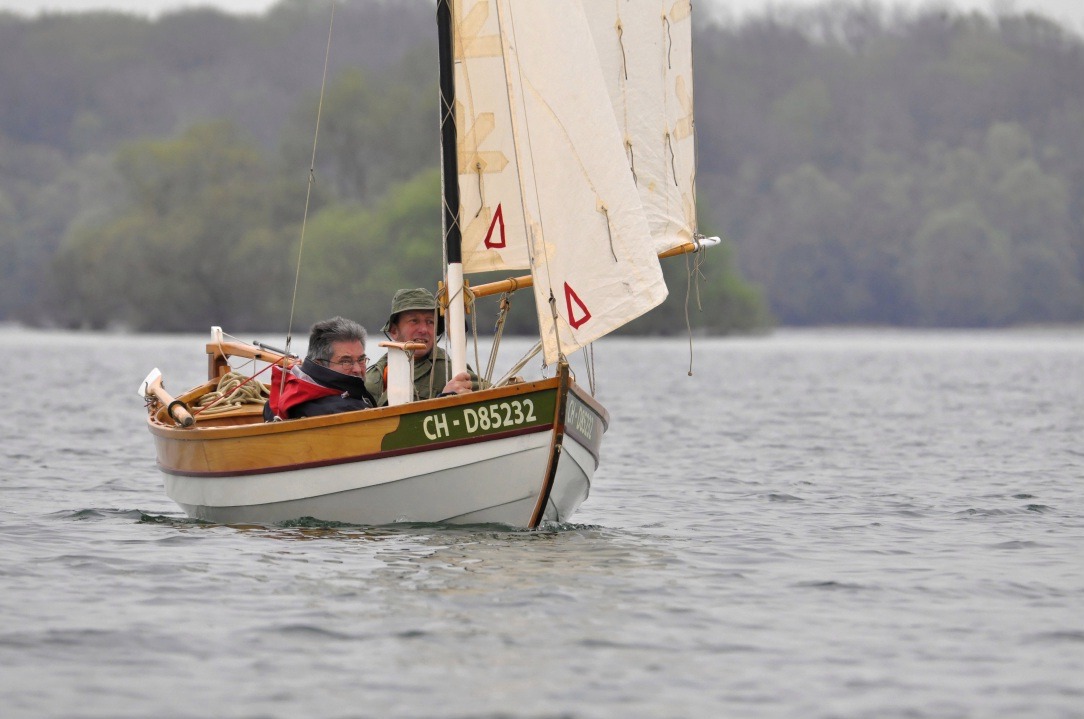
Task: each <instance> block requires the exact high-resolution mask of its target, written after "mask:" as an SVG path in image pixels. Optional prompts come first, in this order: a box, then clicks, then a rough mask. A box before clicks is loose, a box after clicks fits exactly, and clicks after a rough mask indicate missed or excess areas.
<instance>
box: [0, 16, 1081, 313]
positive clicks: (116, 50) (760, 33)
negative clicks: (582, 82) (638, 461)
mask: <svg viewBox="0 0 1084 719" xmlns="http://www.w3.org/2000/svg"><path fill="white" fill-rule="evenodd" d="M327 10H328V8H327V7H325V6H323V5H321V4H318V3H315V4H314V3H309V2H305V0H286V1H284V2H280V3H279V4H278V5H276V6H275V7H274V8H273V9H272V10H271V11H270V12H268V13H267V14H266V15H265V16H262V17H240V16H232V15H227V14H224V13H221V12H217V11H213V10H207V9H194V10H185V11H181V12H177V13H171V14H166V15H164V16H162V17H161V18H159V19H157V20H153V21H152V20H147V19H142V18H136V17H132V16H125V15H120V14H116V13H85V14H79V15H44V16H41V17H39V18H36V19H33V20H27V19H21V18H17V17H14V16H5V17H3V18H0V97H3V98H4V102H3V103H0V320H3V319H9V320H10V319H14V320H19V321H24V322H29V323H38V324H47V323H61V324H64V325H66V326H73V327H83V326H85V327H106V326H110V325H117V326H125V327H131V328H135V329H154V330H167V329H168V330H182V329H183V330H199V331H204V330H205V329H206V327H207V325H209V324H222V325H226V326H234V327H248V328H252V329H272V330H273V329H277V328H282V327H285V325H286V324H287V323H288V322H289V318H290V316H291V302H292V300H293V293H294V272H295V263H296V262H297V260H298V256H299V253H298V250H299V241H300V239H301V228H302V221H303V219H304V217H305V209H306V202H307V203H308V215H307V218H308V219H307V221H306V223H305V240H304V248H303V252H302V253H301V254H300V257H301V263H302V264H301V268H300V278H301V283H300V285H299V291H298V297H297V305H296V308H295V314H294V324H295V327H294V329H304V328H305V327H307V326H308V324H309V323H311V322H312V321H314V320H316V319H319V318H322V317H324V316H327V315H329V314H334V313H341V314H344V315H349V316H353V317H356V318H357V319H359V320H361V321H362V322H364V323H365V324H367V325H368V326H370V327H371V328H378V327H379V326H380V324H382V322H383V315H384V313H385V312H386V311H387V307H386V305H387V303H388V301H389V298H390V295H391V293H392V291H394V289H396V288H397V287H401V286H410V285H421V286H426V287H430V288H433V287H435V284H436V281H437V279H438V278H439V276H440V272H441V270H440V263H439V258H440V252H439V247H440V198H439V177H438V175H437V173H436V170H435V169H434V167H435V165H436V163H437V133H438V129H437V120H438V118H437V108H436V89H435V85H436V76H435V75H436V71H435V67H436V60H435V42H434V38H433V35H434V27H433V25H434V23H433V17H432V8H431V7H430V6H429V5H428V4H427V3H418V2H414V1H411V0H404V1H400V2H396V1H393V0H384V1H382V2H375V1H374V0H354V1H353V2H346V3H340V4H339V5H338V7H337V10H336V19H335V33H336V34H335V38H334V43H333V47H332V55H331V58H330V65H329V75H328V83H327V89H326V93H325V95H324V98H323V111H322V115H321V127H320V136H319V137H320V142H319V145H318V152H317V154H316V164H315V168H314V172H313V174H312V178H313V179H314V183H313V184H312V185H311V187H310V186H308V184H307V183H308V182H309V179H310V177H309V172H308V171H309V166H310V161H311V159H312V151H313V136H314V131H315V130H316V115H317V107H318V106H319V103H320V97H319V94H318V88H319V78H320V74H321V72H322V69H323V64H324V50H325V47H326V41H327V29H328V21H329V17H328V12H327ZM694 43H695V55H696V61H697V68H696V81H697V87H696V93H697V100H696V102H697V134H698V135H697V137H698V148H699V158H698V164H699V173H698V176H699V181H698V192H699V195H700V207H701V209H702V210H703V209H705V208H710V210H711V215H712V216H711V218H707V217H705V218H702V221H701V227H703V228H708V227H710V228H712V231H711V233H712V234H720V235H722V236H723V237H725V238H727V242H725V243H724V246H723V247H721V248H716V249H713V250H711V251H710V252H708V253H707V254H706V257H704V258H702V259H704V260H705V262H704V264H703V265H702V266H699V267H694V266H692V265H689V264H687V262H686V261H684V260H682V259H680V258H676V259H671V260H668V261H666V262H665V263H664V271H665V272H666V275H667V282H668V285H669V287H670V290H671V296H670V298H669V299H668V300H667V301H666V303H665V304H664V305H663V306H662V307H661V308H659V309H658V310H656V311H654V312H652V313H649V314H648V315H647V316H645V317H644V318H642V319H640V320H638V321H637V322H636V323H634V324H633V325H632V326H631V327H630V328H629V331H634V332H650V333H656V332H658V333H662V332H682V331H684V328H685V324H686V320H685V315H686V309H687V308H688V312H689V315H690V319H691V324H692V326H693V328H694V331H697V332H700V331H703V332H712V333H715V332H720V333H721V332H732V331H749V330H753V329H755V328H759V327H763V326H764V325H765V324H767V323H770V322H772V321H773V320H772V317H774V318H777V319H778V321H779V322H782V323H784V324H817V323H878V324H903V325H974V326H990V325H1000V324H1009V323H1019V322H1051V321H1057V322H1079V321H1082V320H1084V42H1082V41H1081V38H1079V37H1077V36H1075V35H1073V34H1071V33H1069V32H1067V31H1065V30H1063V29H1062V28H1059V27H1058V26H1056V25H1054V24H1053V23H1051V22H1049V21H1047V20H1044V19H1043V18H1041V17H1037V16H1034V15H1011V14H1009V15H1001V16H999V17H998V18H997V19H996V20H995V19H991V18H989V17H987V16H984V15H982V14H978V13H973V14H968V15H958V14H954V13H945V12H941V11H920V12H916V13H912V14H908V13H904V12H896V13H890V12H889V11H888V10H886V9H883V8H881V7H880V6H877V5H874V4H860V5H852V6H846V5H831V6H824V7H820V8H814V9H812V10H809V11H792V12H789V13H787V12H770V13H766V14H764V15H762V16H753V17H751V18H750V19H749V20H747V21H744V22H741V23H735V24H730V25H708V26H699V27H697V29H696V36H695V38H694ZM135 138H142V139H135ZM310 189H311V193H310V192H309V191H310ZM487 279H489V278H476V279H475V281H476V282H482V281H486V280H487ZM687 287H688V288H691V291H690V292H689V293H688V294H687V292H686V288H687ZM519 294H520V295H525V293H519ZM687 297H688V300H687ZM698 299H699V302H698V301H697V300H698ZM530 304H533V303H530V302H525V301H524V299H523V298H519V299H517V301H516V302H515V310H514V311H513V315H512V319H511V320H510V326H509V328H508V331H509V332H530V331H533V329H534V326H535V319H534V311H533V307H530V306H529V305H530ZM698 305H699V306H701V307H703V312H699V311H698ZM484 322H485V321H483V326H480V329H481V330H485V329H487V328H486V327H484Z"/></svg>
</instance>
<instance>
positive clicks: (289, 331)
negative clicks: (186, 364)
mask: <svg viewBox="0 0 1084 719" xmlns="http://www.w3.org/2000/svg"><path fill="white" fill-rule="evenodd" d="M334 27H335V0H331V20H330V22H329V23H328V29H327V50H326V51H325V53H324V76H323V79H322V80H321V82H320V101H319V103H318V104H317V107H316V130H315V132H314V133H313V138H312V161H311V162H310V164H309V181H308V186H307V189H306V191H305V211H304V213H303V214H302V216H301V239H300V241H299V242H298V246H297V269H296V271H295V273H294V293H293V297H292V298H291V299H290V321H289V323H288V324H287V325H286V354H287V355H289V354H290V346H291V342H292V341H293V329H294V313H295V311H296V309H297V288H298V285H299V284H300V283H301V256H302V254H303V253H304V251H305V228H306V225H307V224H308V221H309V205H310V204H311V201H312V186H313V185H314V184H316V145H317V142H318V141H319V139H320V118H321V116H322V115H323V113H324V94H325V91H326V88H327V69H328V65H329V64H330V63H331V31H332V29H333V28H334ZM282 382H283V384H285V382H286V375H285V373H283V376H282ZM279 390H280V391H281V390H282V387H281V386H280V387H279Z"/></svg>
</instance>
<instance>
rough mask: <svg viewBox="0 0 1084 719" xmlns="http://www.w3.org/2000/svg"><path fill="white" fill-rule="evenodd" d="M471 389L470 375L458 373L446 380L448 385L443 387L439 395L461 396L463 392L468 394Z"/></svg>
mask: <svg viewBox="0 0 1084 719" xmlns="http://www.w3.org/2000/svg"><path fill="white" fill-rule="evenodd" d="M471 389H472V385H471V381H470V375H469V374H467V373H466V372H460V373H459V374H457V375H456V376H455V377H452V378H451V379H450V380H448V384H446V385H444V390H443V391H442V392H441V394H463V393H464V392H470V391H471Z"/></svg>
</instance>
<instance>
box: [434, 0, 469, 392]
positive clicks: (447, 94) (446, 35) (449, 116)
mask: <svg viewBox="0 0 1084 719" xmlns="http://www.w3.org/2000/svg"><path fill="white" fill-rule="evenodd" d="M452 3H453V0H437V35H438V40H439V41H438V48H437V49H438V53H439V57H440V145H441V158H440V159H441V172H442V176H441V184H442V185H443V190H444V219H443V224H444V246H445V251H446V253H447V259H448V268H447V277H446V278H445V281H446V284H447V288H448V321H447V323H446V326H447V328H448V338H449V340H450V341H451V353H450V354H451V359H452V374H453V375H455V374H459V373H460V372H466V371H467V324H466V312H465V309H464V300H463V251H462V242H463V236H462V233H461V230H460V226H459V150H458V147H459V146H458V138H457V134H456V126H455V37H454V29H453V18H454V11H453V7H452Z"/></svg>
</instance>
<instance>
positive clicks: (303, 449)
mask: <svg viewBox="0 0 1084 719" xmlns="http://www.w3.org/2000/svg"><path fill="white" fill-rule="evenodd" d="M208 384H210V383H208ZM207 386H208V385H202V386H200V387H198V388H195V389H193V390H192V391H190V392H188V393H186V394H185V395H184V397H185V398H186V399H188V400H189V401H191V400H193V399H194V398H196V397H198V396H199V395H200V393H201V392H202V391H205V389H206V387H207ZM560 387H561V376H560V375H559V376H558V377H554V378H551V379H545V380H539V381H536V382H525V383H520V384H515V385H509V386H506V387H501V388H497V389H489V390H481V391H478V392H473V393H470V394H463V395H457V396H453V397H445V398H439V399H432V400H425V401H420V402H413V403H410V404H407V405H400V406H398V407H384V408H379V409H370V410H361V411H357V412H344V413H341V414H335V415H324V416H320V417H308V418H303V419H296V420H289V421H285V422H267V423H265V422H262V421H255V420H254V421H251V423H249V424H241V425H233V426H207V424H209V422H208V423H205V424H204V426H201V423H200V421H199V420H198V415H197V422H196V425H195V426H194V427H191V428H181V427H177V426H175V425H172V424H166V423H165V422H164V421H163V417H162V415H161V413H156V414H154V415H151V416H150V418H149V428H150V431H151V434H152V435H154V438H155V445H156V448H157V455H158V465H159V468H160V469H161V470H162V471H163V472H166V473H170V474H178V475H189V476H209V477H211V476H230V475H244V474H253V473H261V472H278V471H290V470H293V469H300V468H304V467H314V466H324V465H328V464H337V463H344V462H354V461H363V460H365V459H371V458H378V457H384V456H395V455H399V454H409V453H411V452H415V451H426V450H429V449H436V448H440V447H448V446H455V445H458V444H470V443H474V442H479V441H489V440H493V439H500V438H504V437H513V436H517V435H520V434H525V433H530V432H538V431H550V430H551V429H552V422H549V423H546V424H544V425H538V426H533V427H529V428H518V429H510V430H508V431H507V432H500V433H491V434H488V435H486V436H484V437H478V438H470V439H458V440H455V441H447V442H428V443H425V444H424V445H419V446H418V447H416V448H412V447H398V448H392V449H388V448H386V447H384V446H383V443H384V439H385V437H387V436H388V435H389V434H391V433H392V432H395V431H396V430H397V429H398V428H399V426H400V422H401V421H402V420H403V418H405V417H407V416H409V415H412V414H424V413H429V412H433V411H434V410H452V409H454V408H456V407H461V406H463V405H471V404H479V403H489V402H498V401H500V400H508V399H510V398H515V397H520V396H522V395H527V394H531V393H537V392H546V391H552V392H556V391H558V390H559V389H560ZM219 421H220V420H218V419H212V420H211V422H216V423H217V422H219Z"/></svg>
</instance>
